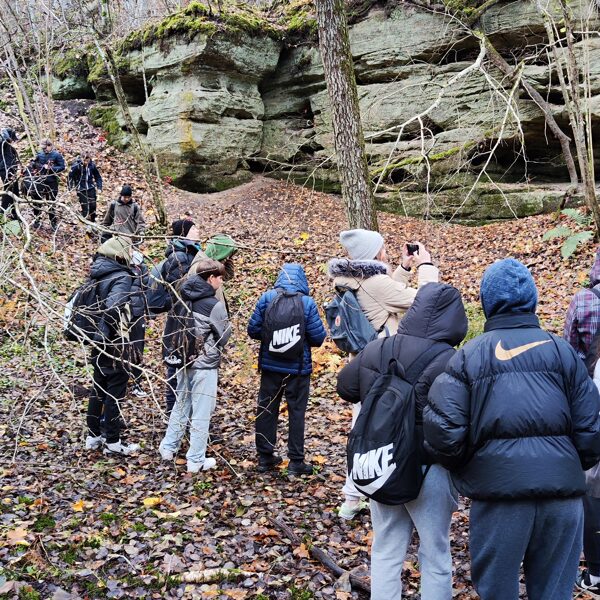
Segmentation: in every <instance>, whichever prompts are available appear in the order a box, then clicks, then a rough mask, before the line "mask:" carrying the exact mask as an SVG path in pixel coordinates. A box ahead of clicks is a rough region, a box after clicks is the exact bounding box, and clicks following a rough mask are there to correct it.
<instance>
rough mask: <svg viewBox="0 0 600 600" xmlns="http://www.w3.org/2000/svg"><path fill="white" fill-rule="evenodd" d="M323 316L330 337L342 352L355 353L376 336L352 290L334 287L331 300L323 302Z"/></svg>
mask: <svg viewBox="0 0 600 600" xmlns="http://www.w3.org/2000/svg"><path fill="white" fill-rule="evenodd" d="M325 318H326V319H327V326H328V327H329V334H330V335H331V339H332V340H333V341H334V342H335V345H336V346H337V347H338V348H339V349H340V350H342V351H344V352H348V353H351V354H357V353H358V352H360V351H361V350H362V349H363V348H364V347H365V346H366V345H367V344H368V343H369V342H371V341H373V340H374V339H375V338H376V337H377V331H375V328H374V327H373V325H371V322H370V321H369V319H367V317H366V316H365V313H364V312H363V310H362V308H361V307H360V304H359V303H358V300H357V298H356V294H355V293H354V292H353V291H352V290H349V289H346V288H336V295H335V297H334V298H333V300H331V302H328V303H327V304H325Z"/></svg>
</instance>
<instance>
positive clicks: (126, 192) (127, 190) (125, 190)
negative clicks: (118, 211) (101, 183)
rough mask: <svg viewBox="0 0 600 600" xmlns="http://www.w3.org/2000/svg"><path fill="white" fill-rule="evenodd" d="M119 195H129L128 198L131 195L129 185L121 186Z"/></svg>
mask: <svg viewBox="0 0 600 600" xmlns="http://www.w3.org/2000/svg"><path fill="white" fill-rule="evenodd" d="M121 196H129V197H130V198H131V196H133V190H132V189H131V186H130V185H124V186H123V187H122V188H121Z"/></svg>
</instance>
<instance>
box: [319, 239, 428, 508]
mask: <svg viewBox="0 0 600 600" xmlns="http://www.w3.org/2000/svg"><path fill="white" fill-rule="evenodd" d="M340 243H341V244H342V246H343V247H344V249H345V250H346V252H347V253H348V258H342V259H334V260H331V261H329V265H328V271H329V276H330V277H331V278H332V280H333V286H334V287H335V288H346V289H350V290H353V291H354V292H355V294H356V298H357V299H358V303H359V304H360V306H361V308H362V310H363V311H364V313H365V315H366V317H367V319H369V321H370V322H371V324H372V325H373V327H374V328H375V331H377V332H378V335H379V336H380V337H384V336H388V335H394V334H395V333H396V331H397V330H398V325H399V323H400V320H401V319H402V317H403V316H404V313H405V312H406V311H407V310H408V308H409V307H410V305H411V304H412V303H413V300H414V299H415V296H416V295H417V289H418V288H420V287H421V286H423V285H425V284H426V283H431V282H438V281H439V272H438V269H437V267H435V266H434V265H433V263H432V262H431V255H430V254H429V252H428V251H427V249H426V248H425V246H424V245H423V244H421V243H417V244H418V247H419V250H418V252H417V253H415V254H409V253H408V246H407V244H404V247H403V249H402V262H401V264H400V266H399V267H398V268H397V269H396V270H392V268H391V267H390V265H389V264H388V262H387V261H388V257H387V252H386V249H385V240H384V239H383V236H382V235H381V234H380V233H378V232H377V231H368V230H366V229H351V230H349V231H342V232H341V233H340ZM413 269H415V270H416V274H417V287H416V288H413V287H409V278H410V276H411V272H412V270H413ZM359 412H360V403H357V404H354V405H353V409H352V424H353V425H354V422H355V421H356V418H357V416H358V413H359ZM342 491H343V493H344V497H345V500H344V503H343V504H342V506H341V507H340V509H339V516H340V517H342V518H343V519H348V520H350V519H352V518H354V517H355V516H356V515H357V514H358V513H359V512H360V511H361V510H362V509H363V508H365V507H366V506H367V504H366V503H365V502H364V501H363V500H362V496H361V494H360V492H358V490H357V489H356V488H355V487H354V484H353V483H352V481H351V480H350V479H349V478H348V477H346V483H345V485H344V487H343V490H342Z"/></svg>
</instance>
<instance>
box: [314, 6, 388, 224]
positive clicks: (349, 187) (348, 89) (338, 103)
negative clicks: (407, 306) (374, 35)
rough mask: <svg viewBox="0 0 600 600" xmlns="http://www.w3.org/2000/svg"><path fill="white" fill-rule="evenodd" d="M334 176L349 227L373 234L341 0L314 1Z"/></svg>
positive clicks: (372, 213)
mask: <svg viewBox="0 0 600 600" xmlns="http://www.w3.org/2000/svg"><path fill="white" fill-rule="evenodd" d="M316 7H317V21H318V25H319V47H320V49H321V57H322V59H323V69H324V72H325V82H326V83H327V91H328V93H329V101H330V104H331V114H332V121H333V134H334V144H335V151H336V155H337V163H338V172H339V174H340V179H341V182H342V196H343V198H344V202H345V204H346V213H347V216H348V222H349V224H350V227H362V228H365V229H373V230H377V213H376V211H375V207H374V202H373V193H372V190H371V180H370V177H369V167H368V164H367V156H366V153H365V139H364V135H363V130H362V123H361V121H360V109H359V104H358V92H357V89H356V78H355V76H354V65H353V63H352V53H351V51H350V39H349V36H348V24H347V22H346V13H345V9H344V3H343V0H316Z"/></svg>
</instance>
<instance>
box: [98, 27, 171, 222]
mask: <svg viewBox="0 0 600 600" xmlns="http://www.w3.org/2000/svg"><path fill="white" fill-rule="evenodd" d="M95 44H96V48H97V50H98V53H99V54H100V57H101V58H102V61H103V62H104V64H105V65H106V69H107V70H108V74H109V76H110V79H111V81H112V84H113V86H114V88H115V93H116V95H117V102H118V103H119V106H120V108H121V111H122V113H123V116H124V118H125V122H126V123H127V127H128V128H129V129H130V130H131V134H132V135H133V139H134V140H135V145H136V147H137V150H138V152H139V153H140V154H141V156H142V166H143V171H144V179H145V180H146V184H147V185H148V189H149V190H150V194H151V196H152V203H153V206H154V209H155V211H156V215H157V217H158V222H159V224H160V225H161V226H162V227H166V226H167V223H168V217H167V211H166V209H165V203H164V200H163V197H162V190H161V185H160V172H159V170H158V164H157V162H156V159H155V160H154V173H153V172H152V171H153V167H152V161H151V160H150V156H149V154H148V152H147V151H146V148H145V147H144V144H143V143H142V139H141V138H140V133H139V131H138V130H137V128H136V126H135V124H134V123H133V119H132V117H131V113H130V112H129V105H128V104H127V98H126V97H125V92H124V91H123V86H122V85H121V79H120V77H119V69H118V66H117V63H116V61H115V58H114V56H113V54H112V51H111V49H110V48H109V47H108V46H106V47H102V45H101V44H100V42H99V41H98V40H97V39H96V40H95Z"/></svg>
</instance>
